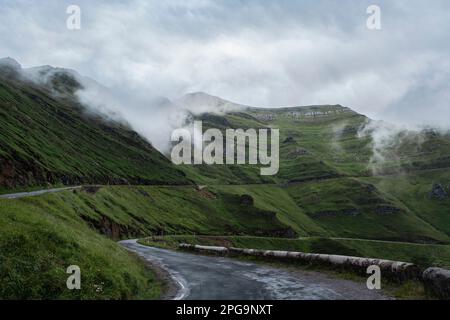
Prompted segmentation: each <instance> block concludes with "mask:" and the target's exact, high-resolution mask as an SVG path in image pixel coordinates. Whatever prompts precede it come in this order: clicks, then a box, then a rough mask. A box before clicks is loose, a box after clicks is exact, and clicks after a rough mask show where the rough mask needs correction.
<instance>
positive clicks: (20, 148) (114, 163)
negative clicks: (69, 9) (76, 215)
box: [0, 65, 189, 189]
mask: <svg viewBox="0 0 450 320" xmlns="http://www.w3.org/2000/svg"><path fill="white" fill-rule="evenodd" d="M0 71H1V72H0V141H1V143H0V188H1V187H3V188H8V189H11V188H17V187H24V186H34V185H47V184H52V185H55V184H65V185H76V184H128V183H131V184H188V183H189V182H188V181H187V179H186V178H185V177H184V174H183V173H182V172H181V171H180V170H178V169H177V168H175V167H174V166H173V165H172V164H171V163H170V161H169V160H168V159H166V158H165V157H164V156H162V155H161V154H160V153H159V152H158V151H157V150H156V149H154V148H153V147H152V146H151V144H150V143H148V142H147V141H145V140H144V139H143V138H141V137H140V136H139V135H138V134H137V133H136V132H134V131H132V130H131V129H130V128H129V127H128V126H127V125H125V124H120V123H117V122H113V121H107V120H104V119H103V118H102V117H100V116H99V115H94V114H92V113H89V112H88V111H87V110H86V109H85V108H84V107H83V106H81V105H80V104H79V103H77V102H76V100H75V99H74V98H73V97H72V96H71V95H70V94H65V95H64V94H61V93H67V92H68V91H71V90H74V89H75V88H77V87H78V86H79V83H78V82H77V80H76V79H75V78H73V76H72V75H71V74H70V73H64V72H62V71H61V72H60V73H56V75H54V76H53V78H51V82H50V83H51V84H52V87H51V88H49V87H48V86H46V85H37V84H35V83H32V82H30V81H27V80H25V79H22V78H21V77H20V72H21V70H20V69H17V68H10V67H5V66H4V65H3V66H2V67H0ZM55 88H57V89H58V93H59V94H55V93H54V92H53V91H51V90H53V89H55Z"/></svg>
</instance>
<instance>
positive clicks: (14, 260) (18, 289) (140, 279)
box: [0, 195, 163, 299]
mask: <svg viewBox="0 0 450 320" xmlns="http://www.w3.org/2000/svg"><path fill="white" fill-rule="evenodd" d="M0 206H1V207H0V259H1V263H0V283H1V286H0V297H1V298H2V299H157V298H159V297H160V295H161V292H162V288H163V284H162V283H160V282H159V281H157V280H156V278H155V275H154V273H153V272H152V271H151V270H149V269H148V268H146V267H145V266H144V264H143V263H142V262H141V261H140V260H138V259H137V258H136V257H135V256H132V255H131V254H130V253H128V252H126V251H125V250H124V249H122V248H121V247H119V246H118V245H117V244H116V243H115V242H113V241H111V240H108V239H107V238H105V237H103V236H101V235H100V234H98V233H97V232H96V231H95V230H93V229H92V228H90V227H89V226H88V225H87V224H86V223H85V222H84V221H83V220H82V219H81V218H80V217H79V216H78V215H77V214H75V213H74V212H73V209H72V207H71V205H70V204H69V203H67V202H66V201H65V198H64V196H62V197H55V196H54V195H48V196H42V197H38V198H29V199H26V200H20V201H19V200H18V201H9V200H0ZM69 265H78V266H79V267H80V269H81V290H68V289H67V287H66V280H67V277H68V276H69V275H68V274H66V269H67V267H68V266H69Z"/></svg>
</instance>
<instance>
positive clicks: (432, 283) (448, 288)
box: [422, 268, 450, 300]
mask: <svg viewBox="0 0 450 320" xmlns="http://www.w3.org/2000/svg"><path fill="white" fill-rule="evenodd" d="M422 279H423V284H424V286H425V290H426V291H427V292H428V293H429V294H431V295H433V296H436V297H439V298H441V299H446V300H450V270H445V269H441V268H428V269H426V270H425V271H424V273H423V275H422Z"/></svg>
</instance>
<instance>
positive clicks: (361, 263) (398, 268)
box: [179, 243, 450, 299]
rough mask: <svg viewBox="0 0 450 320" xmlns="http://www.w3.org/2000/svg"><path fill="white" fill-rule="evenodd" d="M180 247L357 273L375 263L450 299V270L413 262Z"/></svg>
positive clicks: (396, 276) (392, 275) (386, 271)
mask: <svg viewBox="0 0 450 320" xmlns="http://www.w3.org/2000/svg"><path fill="white" fill-rule="evenodd" d="M179 247H180V248H183V249H188V250H194V251H199V252H204V253H209V254H216V255H226V254H230V253H231V254H241V255H250V256H261V257H271V258H275V259H286V260H288V259H290V260H297V261H301V262H304V263H309V264H327V265H330V266H334V267H339V268H342V269H344V270H352V271H356V272H359V273H366V270H367V267H369V266H371V265H376V266H379V267H380V270H381V271H382V273H383V274H384V275H387V276H388V277H390V278H392V279H394V280H399V281H404V280H411V279H415V280H421V281H422V282H423V284H424V287H425V290H427V292H429V293H430V294H432V295H434V296H437V297H439V298H441V299H450V270H445V269H441V268H428V269H426V270H425V271H424V272H423V273H422V272H421V270H420V268H419V267H418V266H417V265H415V264H413V263H407V262H401V261H391V260H383V259H371V258H361V257H351V256H341V255H332V254H316V253H303V252H293V251H273V250H256V249H241V248H233V247H231V248H226V247H212V246H200V245H191V244H186V243H182V244H180V245H179Z"/></svg>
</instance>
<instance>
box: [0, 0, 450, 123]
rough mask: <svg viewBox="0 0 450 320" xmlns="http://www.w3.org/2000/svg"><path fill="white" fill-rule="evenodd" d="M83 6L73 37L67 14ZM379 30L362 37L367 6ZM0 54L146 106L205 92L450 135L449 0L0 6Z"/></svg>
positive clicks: (3, 2)
mask: <svg viewBox="0 0 450 320" xmlns="http://www.w3.org/2000/svg"><path fill="white" fill-rule="evenodd" d="M70 4H76V5H78V6H79V7H80V8H81V14H82V16H81V19H82V20H81V22H82V25H81V27H82V28H81V30H76V31H71V30H68V29H67V28H66V19H67V17H68V15H67V14H66V8H67V6H68V5H70ZM372 4H376V5H378V6H379V7H380V8H381V23H382V29H381V30H369V29H367V27H366V20H367V18H368V14H367V13H366V9H367V7H368V6H369V5H372ZM0 19H1V24H0V43H1V45H0V56H11V57H13V58H15V59H16V60H18V61H19V62H20V63H21V64H22V65H23V66H25V67H30V66H36V65H44V64H50V65H53V66H60V67H67V68H72V69H76V70H78V71H79V72H80V73H82V74H84V75H87V76H90V77H92V78H94V79H96V80H97V81H99V82H101V83H102V84H104V85H106V86H108V87H110V88H112V89H113V90H114V91H116V92H121V93H122V94H123V95H124V96H126V95H129V96H133V97H139V100H140V101H143V103H144V104H145V101H146V99H147V98H148V97H151V96H166V97H169V98H171V99H174V98H176V97H179V96H181V95H182V94H184V93H187V92H194V91H205V92H208V93H210V94H213V95H217V96H220V97H223V98H225V99H228V100H231V101H234V102H238V103H242V104H247V105H254V106H275V107H276V106H290V105H307V104H337V103H340V104H342V105H345V106H348V107H351V108H353V109H355V110H357V111H359V112H361V113H364V114H367V115H369V116H371V117H374V118H377V119H385V120H389V121H398V122H405V123H422V124H440V125H444V126H449V127H450V105H449V104H450V41H449V39H450V1H448V0H433V1H424V0H423V1H411V0H407V1H406V0H405V1H403V0H395V1H375V0H371V1H360V0H353V1H349V0H340V1H337V0H334V1H326V0H322V1H317V0H314V1H313V0H311V1H308V0H304V1H300V0H292V1H288V0H285V1H283V0H282V1H264V0H259V1H256V0H245V1H244V0H223V1H220V0H191V1H189V0H173V1H169V0H168V1H162V0H155V1H148V0H129V1H115V0H108V1H95V2H94V1H80V0H71V1H65V0H54V1H51V0H42V1H34V0H28V1H25V0H13V1H12V0H11V1H10V0H0Z"/></svg>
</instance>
